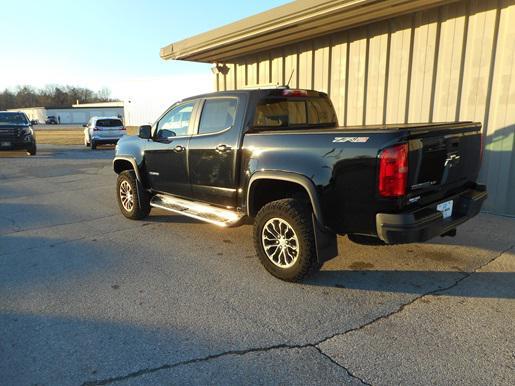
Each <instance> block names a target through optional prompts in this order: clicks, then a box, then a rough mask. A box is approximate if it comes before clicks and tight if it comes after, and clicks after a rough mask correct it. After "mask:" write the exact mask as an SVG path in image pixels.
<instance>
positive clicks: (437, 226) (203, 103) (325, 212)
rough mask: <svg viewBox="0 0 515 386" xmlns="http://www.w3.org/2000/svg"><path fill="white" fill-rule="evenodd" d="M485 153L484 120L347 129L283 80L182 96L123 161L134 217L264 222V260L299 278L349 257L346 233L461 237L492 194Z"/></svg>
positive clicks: (315, 97) (130, 139) (316, 98)
mask: <svg viewBox="0 0 515 386" xmlns="http://www.w3.org/2000/svg"><path fill="white" fill-rule="evenodd" d="M481 157H482V134H481V124H480V123H474V122H452V123H433V124H398V125H377V126H359V127H358V126H356V127H339V126H338V121H337V117H336V114H335V110H334V108H333V105H332V104H331V101H330V99H329V98H328V96H327V95H326V94H324V93H322V92H317V91H311V90H292V89H289V88H277V89H262V90H240V91H230V92H229V91H228V92H218V93H212V94H206V95H200V96H195V97H192V98H188V99H185V100H182V101H180V102H178V103H176V104H174V105H172V106H171V107H170V108H169V109H168V110H167V111H166V112H165V113H164V114H163V115H162V116H161V117H160V118H159V119H158V120H157V121H156V123H154V125H152V126H148V125H147V126H141V127H140V130H139V136H125V137H123V138H122V139H121V140H120V141H119V142H118V144H117V146H116V155H115V158H114V161H113V166H114V171H115V172H116V173H117V174H118V180H117V187H116V197H117V200H118V203H119V207H120V210H121V212H122V213H123V215H125V216H126V217H127V218H130V219H141V218H144V217H146V216H147V215H148V214H149V212H150V210H151V208H152V207H155V208H161V209H164V210H167V211H171V212H175V213H179V214H182V215H186V216H190V217H193V218H196V219H199V220H203V221H207V222H210V223H212V224H216V225H219V226H236V225H240V224H243V223H249V222H253V224H254V244H255V249H256V252H257V254H258V256H259V258H260V260H261V262H262V264H263V265H264V267H265V268H266V269H267V270H268V271H269V272H270V273H271V274H273V275H274V276H276V277H278V278H280V279H283V280H287V281H297V280H300V279H302V278H303V277H305V276H306V275H308V274H309V273H311V272H313V271H316V270H317V269H319V268H320V267H321V266H322V264H323V263H324V262H325V261H326V260H328V259H330V258H333V257H335V256H336V255H337V254H338V251H337V243H336V235H344V234H348V235H364V236H367V237H374V238H376V239H379V240H381V241H382V242H384V243H412V242H423V241H426V240H429V239H431V238H433V237H436V236H440V235H451V236H454V235H455V233H456V227H457V226H458V225H460V224H462V223H463V222H465V221H467V220H468V219H470V218H472V217H473V216H475V215H476V214H478V212H479V211H480V209H481V206H482V204H483V202H484V200H485V199H486V197H487V192H486V187H485V186H484V185H480V184H478V183H477V182H476V180H477V178H478V173H479V168H480V164H481Z"/></svg>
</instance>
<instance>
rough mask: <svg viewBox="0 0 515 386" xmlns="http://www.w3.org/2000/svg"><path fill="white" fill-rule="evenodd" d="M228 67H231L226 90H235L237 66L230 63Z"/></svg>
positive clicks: (226, 79) (227, 76) (226, 77)
mask: <svg viewBox="0 0 515 386" xmlns="http://www.w3.org/2000/svg"><path fill="white" fill-rule="evenodd" d="M227 67H229V72H228V73H227V75H226V76H225V85H226V90H234V89H236V65H235V64H231V63H229V64H227Z"/></svg>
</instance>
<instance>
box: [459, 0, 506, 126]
mask: <svg viewBox="0 0 515 386" xmlns="http://www.w3.org/2000/svg"><path fill="white" fill-rule="evenodd" d="M496 4H497V1H496V0H484V1H481V2H479V1H477V0H472V1H470V9H469V12H470V17H469V28H468V33H467V36H468V37H467V52H466V56H465V68H464V73H463V89H462V100H461V110H460V115H459V119H460V120H462V121H463V120H465V121H468V120H471V121H480V122H482V121H483V120H484V118H485V109H486V97H487V94H488V79H489V75H490V62H491V55H492V49H491V48H492V40H493V35H494V28H495V16H496Z"/></svg>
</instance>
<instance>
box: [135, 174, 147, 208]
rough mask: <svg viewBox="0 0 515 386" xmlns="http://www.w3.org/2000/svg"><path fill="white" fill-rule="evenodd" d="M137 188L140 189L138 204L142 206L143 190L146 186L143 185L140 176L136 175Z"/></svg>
mask: <svg viewBox="0 0 515 386" xmlns="http://www.w3.org/2000/svg"><path fill="white" fill-rule="evenodd" d="M136 189H137V191H138V205H139V207H140V208H141V192H144V191H145V188H144V187H143V184H142V183H141V181H140V180H139V178H138V176H137V175H136Z"/></svg>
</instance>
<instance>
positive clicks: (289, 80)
mask: <svg viewBox="0 0 515 386" xmlns="http://www.w3.org/2000/svg"><path fill="white" fill-rule="evenodd" d="M294 72H295V69H294V68H293V69H292V70H291V75H290V79H288V83H287V84H286V87H288V88H290V82H291V78H293V73H294Z"/></svg>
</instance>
